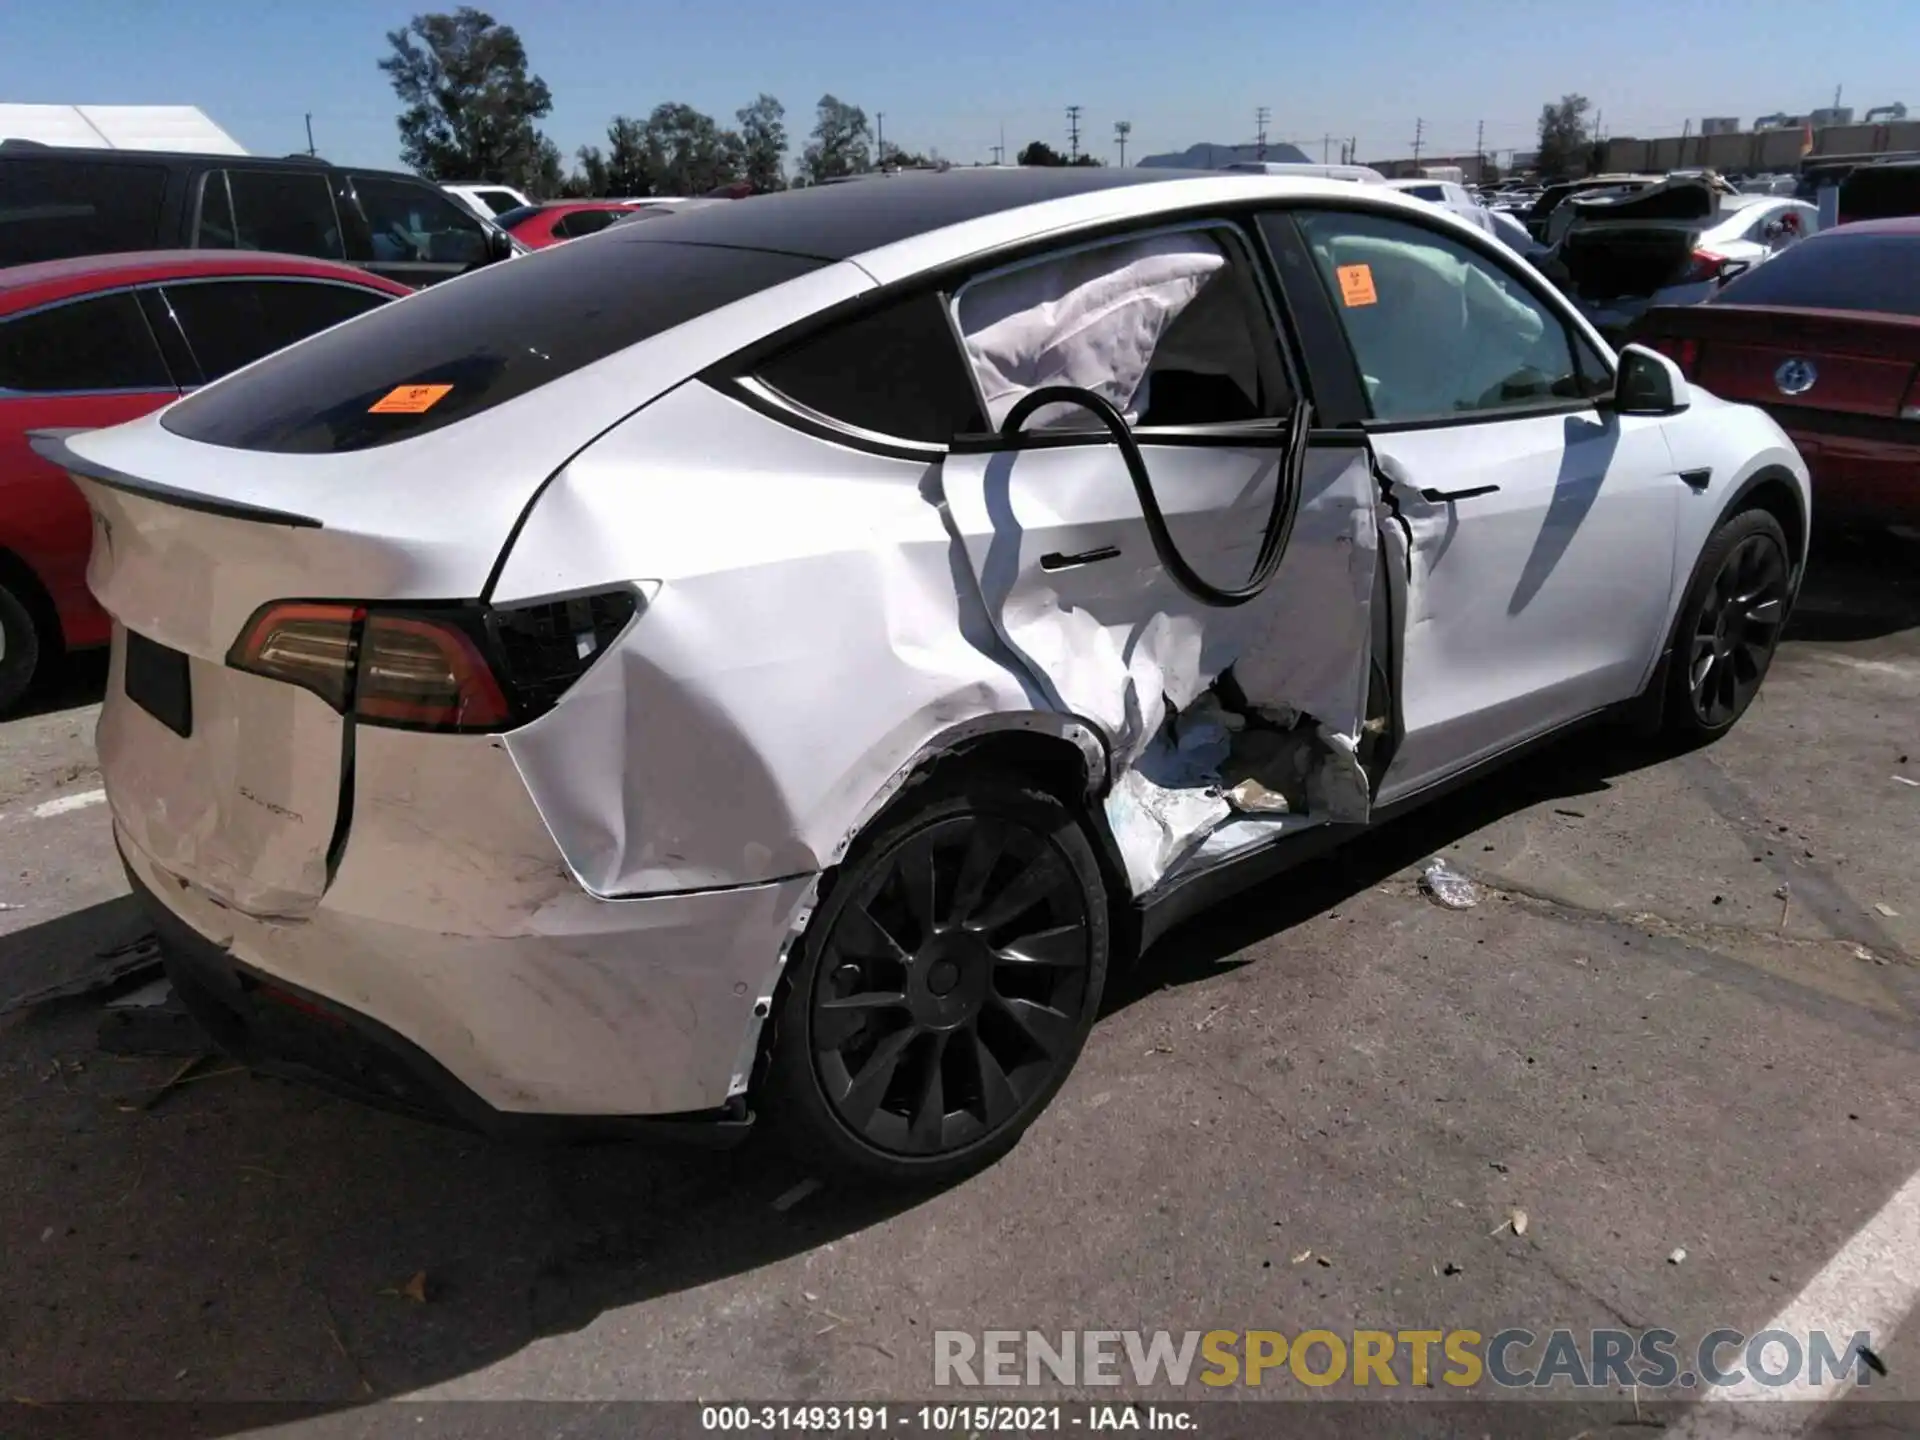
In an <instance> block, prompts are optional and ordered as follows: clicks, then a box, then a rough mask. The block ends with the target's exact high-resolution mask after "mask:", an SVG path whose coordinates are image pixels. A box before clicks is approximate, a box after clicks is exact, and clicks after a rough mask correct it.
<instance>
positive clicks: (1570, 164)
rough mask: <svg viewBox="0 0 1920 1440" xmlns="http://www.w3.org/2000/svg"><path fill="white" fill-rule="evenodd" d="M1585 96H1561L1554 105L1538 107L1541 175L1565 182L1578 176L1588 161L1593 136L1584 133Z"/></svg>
mask: <svg viewBox="0 0 1920 1440" xmlns="http://www.w3.org/2000/svg"><path fill="white" fill-rule="evenodd" d="M1589 108H1590V107H1589V105H1588V102H1587V97H1586V96H1584V95H1562V96H1561V97H1560V103H1559V104H1557V105H1543V106H1541V107H1540V158H1539V161H1538V162H1537V163H1538V167H1539V170H1540V174H1541V175H1542V176H1546V177H1550V178H1553V179H1565V178H1567V177H1568V176H1572V175H1575V174H1582V173H1584V172H1585V171H1586V168H1587V165H1588V163H1589V161H1590V160H1591V159H1592V148H1593V137H1592V135H1590V134H1589V133H1588V131H1587V110H1588V109H1589Z"/></svg>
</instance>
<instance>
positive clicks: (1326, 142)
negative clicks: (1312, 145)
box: [1320, 131, 1346, 165]
mask: <svg viewBox="0 0 1920 1440" xmlns="http://www.w3.org/2000/svg"><path fill="white" fill-rule="evenodd" d="M1332 148H1333V136H1331V135H1328V134H1326V133H1325V132H1324V131H1323V132H1322V133H1321V136H1320V163H1321V164H1322V165H1324V164H1326V163H1327V152H1328V151H1330V150H1331V149H1332ZM1341 163H1342V164H1345V163H1346V162H1345V160H1342V161H1341Z"/></svg>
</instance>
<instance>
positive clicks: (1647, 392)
mask: <svg viewBox="0 0 1920 1440" xmlns="http://www.w3.org/2000/svg"><path fill="white" fill-rule="evenodd" d="M1692 403H1693V393H1692V390H1691V389H1690V388H1689V387H1688V385H1687V377H1686V376H1685V375H1683V374H1681V373H1680V367H1679V366H1678V365H1676V364H1674V363H1673V361H1671V360H1669V359H1668V358H1667V357H1666V356H1664V355H1662V354H1661V353H1660V352H1659V351H1658V350H1649V349H1648V348H1647V347H1646V346H1644V345H1629V346H1627V347H1626V348H1625V349H1623V350H1622V351H1621V352H1620V367H1619V369H1618V370H1616V371H1615V372H1614V377H1613V401H1612V404H1611V406H1610V407H1609V408H1611V409H1612V410H1613V412H1614V413H1615V414H1617V415H1677V414H1679V413H1680V412H1681V411H1682V410H1684V409H1686V408H1687V407H1688V406H1689V405H1691V404H1692Z"/></svg>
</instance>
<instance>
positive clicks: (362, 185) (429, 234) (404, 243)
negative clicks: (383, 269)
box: [353, 175, 487, 265]
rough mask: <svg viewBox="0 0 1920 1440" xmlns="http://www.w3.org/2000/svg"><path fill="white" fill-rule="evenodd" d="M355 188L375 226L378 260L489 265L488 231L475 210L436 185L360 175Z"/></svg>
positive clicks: (368, 219) (375, 244)
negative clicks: (443, 191)
mask: <svg viewBox="0 0 1920 1440" xmlns="http://www.w3.org/2000/svg"><path fill="white" fill-rule="evenodd" d="M353 189H354V193H355V194H356V195H358V196H359V197H360V209H361V212H362V213H363V214H364V215H365V216H366V217H367V225H368V227H369V228H370V229H371V230H372V231H373V258H374V260H375V262H376V263H382V264H389V265H401V264H418V265H483V264H485V263H486V260H487V232H486V229H485V227H483V226H482V225H481V223H480V221H479V219H478V218H477V217H475V215H474V214H473V212H472V211H470V210H468V209H467V208H466V207H465V206H464V205H460V204H458V203H456V202H455V201H454V199H453V198H452V197H451V196H449V195H446V194H443V193H442V192H441V191H439V190H436V189H434V188H433V187H432V186H431V185H428V184H425V183H424V182H422V183H415V182H412V181H408V180H400V179H394V178H390V177H388V176H384V175H356V176H354V177H353Z"/></svg>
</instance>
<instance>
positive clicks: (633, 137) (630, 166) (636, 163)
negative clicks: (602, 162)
mask: <svg viewBox="0 0 1920 1440" xmlns="http://www.w3.org/2000/svg"><path fill="white" fill-rule="evenodd" d="M600 184H601V190H600V193H601V194H602V195H618V196H641V195H652V194H654V193H655V192H654V188H653V168H652V165H651V163H650V162H649V160H648V156H647V127H646V126H645V125H644V124H643V123H642V122H640V121H638V120H635V119H634V118H633V117H632V116H630V115H616V116H614V117H613V123H612V124H610V125H608V126H607V159H606V169H605V171H604V172H603V173H602V174H601V176H600Z"/></svg>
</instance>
